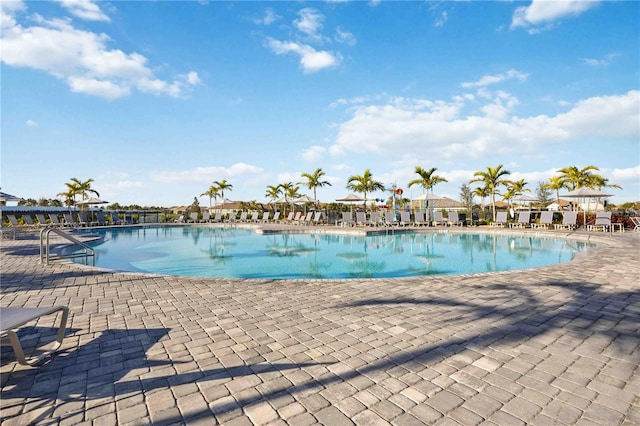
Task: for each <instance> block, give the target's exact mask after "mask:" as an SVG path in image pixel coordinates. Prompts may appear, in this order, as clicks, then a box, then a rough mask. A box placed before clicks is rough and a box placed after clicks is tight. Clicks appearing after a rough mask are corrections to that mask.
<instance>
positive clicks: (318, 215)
mask: <svg viewBox="0 0 640 426" xmlns="http://www.w3.org/2000/svg"><path fill="white" fill-rule="evenodd" d="M312 222H313V224H314V225H319V224H321V223H322V222H324V214H323V213H322V212H321V211H317V212H315V213H314V214H313V220H312Z"/></svg>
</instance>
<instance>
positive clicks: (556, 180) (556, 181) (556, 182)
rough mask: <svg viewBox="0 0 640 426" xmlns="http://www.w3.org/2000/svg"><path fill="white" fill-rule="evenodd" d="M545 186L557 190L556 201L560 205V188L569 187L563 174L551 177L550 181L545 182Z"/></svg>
mask: <svg viewBox="0 0 640 426" xmlns="http://www.w3.org/2000/svg"><path fill="white" fill-rule="evenodd" d="M543 185H544V188H542V189H545V190H546V189H549V190H552V191H555V192H556V202H557V203H558V205H560V190H561V189H563V188H567V182H566V181H565V179H564V178H563V177H562V176H552V177H550V178H549V182H546V183H544V184H543Z"/></svg>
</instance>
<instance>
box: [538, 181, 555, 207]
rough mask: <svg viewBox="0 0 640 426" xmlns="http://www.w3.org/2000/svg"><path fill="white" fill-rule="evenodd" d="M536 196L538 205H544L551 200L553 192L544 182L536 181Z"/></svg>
mask: <svg viewBox="0 0 640 426" xmlns="http://www.w3.org/2000/svg"><path fill="white" fill-rule="evenodd" d="M536 197H537V198H538V204H539V205H540V207H546V206H548V205H549V204H551V200H553V194H552V193H551V191H550V190H549V189H548V188H547V184H546V183H545V182H538V187H537V188H536Z"/></svg>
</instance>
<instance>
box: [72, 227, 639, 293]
mask: <svg viewBox="0 0 640 426" xmlns="http://www.w3.org/2000/svg"><path fill="white" fill-rule="evenodd" d="M169 225H171V226H196V227H224V226H225V225H224V224H169ZM141 226H145V225H137V226H136V227H141ZM146 226H151V227H153V226H156V227H157V226H158V224H154V225H146ZM161 226H162V225H161ZM233 226H236V227H240V228H246V229H254V230H255V231H256V232H257V233H264V231H265V230H267V233H305V234H317V233H322V234H343V235H370V234H381V233H382V234H384V233H385V230H380V229H376V228H356V227H313V226H299V225H280V224H278V225H266V226H265V225H263V224H238V225H233ZM124 227H126V226H121V227H118V228H124ZM89 229H91V228H89ZM89 229H88V230H89ZM388 231H392V232H393V233H408V232H417V233H423V234H429V233H434V234H448V233H458V234H494V235H509V236H530V237H542V238H556V239H560V240H562V239H567V240H573V241H580V242H590V243H594V244H596V246H594V247H591V248H589V249H588V250H586V251H584V252H577V253H576V254H575V256H574V258H573V259H571V260H570V261H568V262H563V263H558V264H552V265H544V266H536V267H530V268H519V269H512V270H507V271H488V272H476V273H468V274H448V275H416V276H406V277H371V278H238V277H199V276H188V275H172V274H158V273H151V272H144V271H125V270H117V269H110V268H104V267H97V266H90V265H82V264H79V263H76V262H73V261H72V260H67V259H63V260H61V262H64V263H69V264H71V265H75V266H78V267H80V268H88V269H89V270H91V271H100V272H105V273H116V274H120V275H127V276H142V277H149V278H179V279H187V280H212V281H225V282H254V283H269V282H320V283H322V282H356V281H357V282H366V281H372V280H375V281H384V280H392V281H394V282H402V281H411V280H416V279H427V278H434V277H435V278H437V277H461V278H469V277H484V276H494V275H504V274H522V273H523V272H531V271H534V270H539V271H546V270H548V269H550V268H558V267H562V266H563V265H575V264H578V263H581V262H585V261H586V262H590V261H591V258H592V257H593V254H594V252H595V251H598V249H599V248H600V249H603V248H606V247H616V246H618V247H619V245H620V244H622V246H623V247H624V246H625V245H626V244H625V241H626V240H627V239H626V238H625V236H630V238H631V239H633V238H634V237H633V236H634V235H636V236H637V237H638V238H637V240H638V241H640V233H634V232H625V233H616V234H609V233H604V232H599V233H593V232H587V231H581V230H577V231H571V232H564V231H557V230H532V229H522V228H490V227H456V228H433V227H403V228H392V229H390V230H388ZM67 246H70V245H67Z"/></svg>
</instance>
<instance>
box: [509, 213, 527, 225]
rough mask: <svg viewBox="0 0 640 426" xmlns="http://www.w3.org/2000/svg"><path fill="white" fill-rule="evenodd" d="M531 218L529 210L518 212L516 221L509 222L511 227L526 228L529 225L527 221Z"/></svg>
mask: <svg viewBox="0 0 640 426" xmlns="http://www.w3.org/2000/svg"><path fill="white" fill-rule="evenodd" d="M530 220H531V212H520V213H518V221H517V222H513V223H510V224H509V226H510V227H511V228H527V227H529V221H530Z"/></svg>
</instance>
